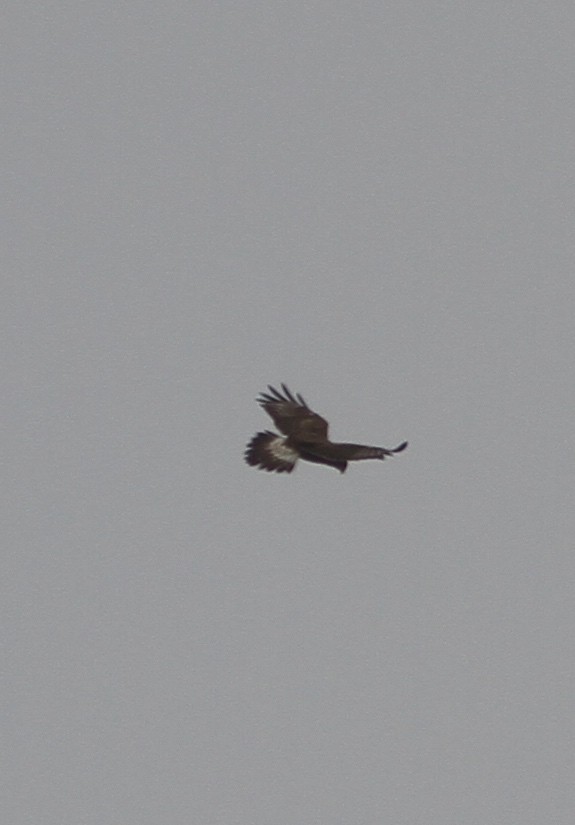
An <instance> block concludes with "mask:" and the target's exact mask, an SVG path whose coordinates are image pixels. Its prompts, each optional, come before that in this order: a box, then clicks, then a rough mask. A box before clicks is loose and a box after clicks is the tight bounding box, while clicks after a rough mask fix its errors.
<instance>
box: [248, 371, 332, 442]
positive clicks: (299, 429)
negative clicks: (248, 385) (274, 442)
mask: <svg viewBox="0 0 575 825" xmlns="http://www.w3.org/2000/svg"><path fill="white" fill-rule="evenodd" d="M268 390H269V392H263V393H261V395H260V397H259V398H258V399H257V400H258V403H259V404H261V406H262V407H263V409H264V410H265V411H266V412H267V414H268V415H269V416H271V418H272V419H273V421H274V423H275V425H276V427H277V428H278V429H279V430H281V432H282V433H284V434H285V435H287V436H290V438H291V439H292V440H300V441H326V440H327V432H328V426H329V425H328V423H327V421H326V420H325V418H322V417H321V415H318V414H317V413H315V412H314V411H313V410H310V408H309V407H308V405H307V404H306V402H305V401H304V399H303V398H302V396H301V395H300V394H299V393H296V395H293V394H292V393H291V392H290V391H289V390H288V388H287V387H286V385H285V384H282V390H283V395H282V393H280V392H278V390H276V389H275V388H274V387H271V386H268Z"/></svg>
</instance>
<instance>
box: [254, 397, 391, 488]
mask: <svg viewBox="0 0 575 825" xmlns="http://www.w3.org/2000/svg"><path fill="white" fill-rule="evenodd" d="M281 386H282V390H283V395H282V393H281V392H278V390H276V389H274V387H270V386H269V385H268V390H269V392H263V393H261V395H260V397H259V398H258V399H257V401H258V403H259V404H260V405H261V406H262V407H263V408H264V410H265V411H266V412H267V414H268V415H269V416H271V418H272V419H273V422H274V424H275V425H276V427H277V428H278V430H280V432H282V433H283V436H281V435H277V434H276V433H273V432H271V431H270V430H265V431H264V432H260V433H257V434H256V435H254V437H253V438H252V440H251V441H250V443H249V444H248V445H247V448H246V452H245V459H246V461H247V463H248V464H250V465H251V466H252V467H258V468H259V469H260V470H267V471H268V472H269V473H272V472H273V473H291V471H292V470H293V469H294V467H295V465H296V463H297V460H298V459H299V458H302V459H304V461H312V462H313V463H314V464H327V466H328V467H335V469H336V470H339V471H340V473H345V470H346V467H347V462H348V461H361V460H363V459H366V458H379V459H382V460H383V459H384V458H385V457H386V456H388V455H393V454H394V453H400V452H401V451H402V450H405V448H406V447H407V441H404V442H403V443H402V444H400V445H399V447H395V449H393V450H386V449H385V447H364V446H362V445H361V444H338V443H336V442H334V441H330V440H329V438H328V436H327V431H328V426H329V425H328V423H327V421H326V420H325V418H322V417H321V415H318V414H317V413H315V412H313V410H310V408H309V407H308V405H307V403H306V402H305V401H304V399H303V398H302V396H301V395H300V394H299V393H296V394H295V395H292V393H291V392H290V391H289V390H288V388H287V387H286V385H285V384H282V385H281Z"/></svg>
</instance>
